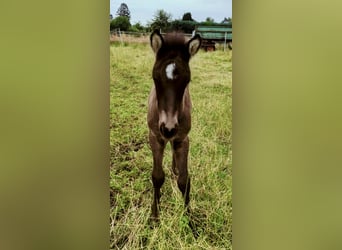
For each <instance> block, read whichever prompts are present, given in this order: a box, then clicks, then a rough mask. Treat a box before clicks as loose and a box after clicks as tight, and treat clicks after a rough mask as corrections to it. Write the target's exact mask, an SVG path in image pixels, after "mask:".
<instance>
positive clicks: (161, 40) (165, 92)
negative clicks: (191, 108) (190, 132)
mask: <svg viewBox="0 0 342 250" xmlns="http://www.w3.org/2000/svg"><path fill="white" fill-rule="evenodd" d="M150 39H151V47H152V49H153V51H154V53H155V55H156V61H155V64H154V67H153V73H152V75H153V80H154V84H155V88H156V95H157V101H158V112H159V129H160V132H161V133H162V135H163V136H164V137H165V138H171V137H173V136H174V135H175V134H176V133H177V129H178V125H179V124H178V122H179V119H178V118H179V116H180V115H181V113H182V111H183V108H184V107H183V96H184V91H185V89H186V87H187V85H188V84H189V82H190V77H191V76H190V68H189V60H190V58H191V57H192V56H193V55H195V54H196V53H197V51H198V50H199V48H200V46H201V38H200V36H199V35H196V36H194V37H193V38H192V39H190V40H189V41H188V42H186V41H185V38H184V35H183V34H181V33H176V32H174V33H169V34H166V35H165V37H162V36H161V34H160V33H159V31H158V30H155V31H154V32H153V33H152V35H151V38H150Z"/></svg>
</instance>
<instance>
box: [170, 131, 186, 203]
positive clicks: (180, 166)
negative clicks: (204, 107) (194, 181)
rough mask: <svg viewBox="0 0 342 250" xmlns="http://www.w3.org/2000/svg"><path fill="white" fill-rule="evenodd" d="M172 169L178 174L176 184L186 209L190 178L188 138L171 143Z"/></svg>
mask: <svg viewBox="0 0 342 250" xmlns="http://www.w3.org/2000/svg"><path fill="white" fill-rule="evenodd" d="M172 148H173V160H174V163H175V164H174V165H175V166H174V167H175V168H176V170H177V172H178V179H177V184H178V188H179V189H180V191H181V192H182V194H183V197H184V202H185V206H186V207H187V208H188V205H189V201H190V196H189V193H190V177H189V175H188V153H189V138H188V136H187V137H186V138H185V139H184V140H183V141H174V142H173V143H172Z"/></svg>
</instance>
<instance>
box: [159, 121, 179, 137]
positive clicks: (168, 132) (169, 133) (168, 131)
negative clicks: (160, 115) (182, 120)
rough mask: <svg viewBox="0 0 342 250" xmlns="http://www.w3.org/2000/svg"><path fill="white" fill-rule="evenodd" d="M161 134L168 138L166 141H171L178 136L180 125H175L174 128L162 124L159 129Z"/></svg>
mask: <svg viewBox="0 0 342 250" xmlns="http://www.w3.org/2000/svg"><path fill="white" fill-rule="evenodd" d="M159 130H160V133H161V134H162V135H163V136H164V137H165V138H166V139H170V138H172V137H174V136H175V135H176V134H177V131H178V124H177V123H176V124H174V126H173V127H170V126H169V127H167V126H165V123H164V122H163V123H161V124H160V127H159Z"/></svg>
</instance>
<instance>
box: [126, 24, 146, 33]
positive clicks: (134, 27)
mask: <svg viewBox="0 0 342 250" xmlns="http://www.w3.org/2000/svg"><path fill="white" fill-rule="evenodd" d="M129 31H132V32H146V27H144V26H143V25H141V23H140V22H137V23H136V24H134V25H132V26H131V27H130V29H129Z"/></svg>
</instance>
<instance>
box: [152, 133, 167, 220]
mask: <svg viewBox="0 0 342 250" xmlns="http://www.w3.org/2000/svg"><path fill="white" fill-rule="evenodd" d="M149 140H150V146H151V150H152V154H153V170H152V182H153V188H154V196H153V202H152V215H151V218H152V219H153V220H155V221H156V220H158V215H159V212H158V205H159V200H160V188H161V186H162V185H163V183H164V180H165V174H164V171H163V166H162V164H163V153H164V148H165V142H164V141H163V140H162V139H159V140H158V138H157V137H156V136H154V135H153V134H152V133H151V132H150V134H149Z"/></svg>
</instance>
